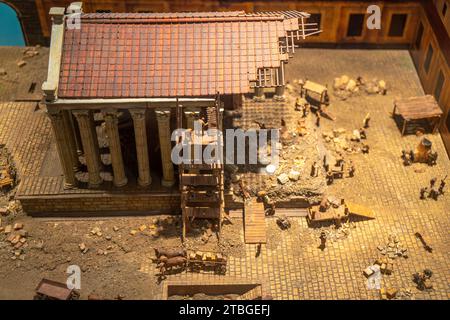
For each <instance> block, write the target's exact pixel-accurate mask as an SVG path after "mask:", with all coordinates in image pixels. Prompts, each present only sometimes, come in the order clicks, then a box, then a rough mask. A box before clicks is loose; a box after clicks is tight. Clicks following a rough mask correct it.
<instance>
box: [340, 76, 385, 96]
mask: <svg viewBox="0 0 450 320" xmlns="http://www.w3.org/2000/svg"><path fill="white" fill-rule="evenodd" d="M333 89H334V95H335V96H336V97H337V98H338V99H341V100H346V99H348V98H349V97H351V96H354V95H356V94H358V93H361V92H365V93H366V94H368V95H371V94H382V95H385V94H386V93H387V85H386V81H384V80H378V79H376V78H374V79H372V80H370V81H366V80H364V79H363V78H362V77H358V78H357V79H351V78H350V77H349V76H347V75H343V76H341V77H338V78H335V79H334V83H333Z"/></svg>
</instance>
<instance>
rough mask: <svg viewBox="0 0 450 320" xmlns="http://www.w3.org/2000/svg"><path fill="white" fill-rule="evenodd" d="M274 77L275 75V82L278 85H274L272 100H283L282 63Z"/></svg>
mask: <svg viewBox="0 0 450 320" xmlns="http://www.w3.org/2000/svg"><path fill="white" fill-rule="evenodd" d="M276 77H277V79H276V82H277V84H278V85H277V86H276V87H275V95H274V96H273V98H274V100H277V101H284V100H285V96H284V65H283V63H282V64H281V66H280V67H279V68H278V72H277V73H276Z"/></svg>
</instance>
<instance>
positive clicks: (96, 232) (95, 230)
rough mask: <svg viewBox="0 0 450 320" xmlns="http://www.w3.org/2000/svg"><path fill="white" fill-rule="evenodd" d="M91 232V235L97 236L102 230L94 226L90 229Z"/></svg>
mask: <svg viewBox="0 0 450 320" xmlns="http://www.w3.org/2000/svg"><path fill="white" fill-rule="evenodd" d="M91 234H92V235H94V236H95V235H96V236H99V237H101V236H102V235H103V233H102V230H101V229H100V228H99V227H94V228H93V229H92V230H91Z"/></svg>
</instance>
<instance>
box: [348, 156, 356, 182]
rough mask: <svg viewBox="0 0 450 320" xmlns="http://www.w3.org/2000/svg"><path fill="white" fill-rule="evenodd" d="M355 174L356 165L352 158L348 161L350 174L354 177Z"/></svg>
mask: <svg viewBox="0 0 450 320" xmlns="http://www.w3.org/2000/svg"><path fill="white" fill-rule="evenodd" d="M354 175H355V166H354V164H353V161H352V160H350V162H349V163H348V176H349V177H351V178H352V177H353V176H354Z"/></svg>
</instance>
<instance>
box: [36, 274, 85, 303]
mask: <svg viewBox="0 0 450 320" xmlns="http://www.w3.org/2000/svg"><path fill="white" fill-rule="evenodd" d="M79 297H80V294H79V293H78V292H77V291H76V290H72V289H68V288H67V286H66V285H65V284H64V283H61V282H57V281H53V280H49V279H42V280H41V282H40V283H39V285H38V286H37V288H36V294H35V296H34V300H77V299H78V298H79Z"/></svg>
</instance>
